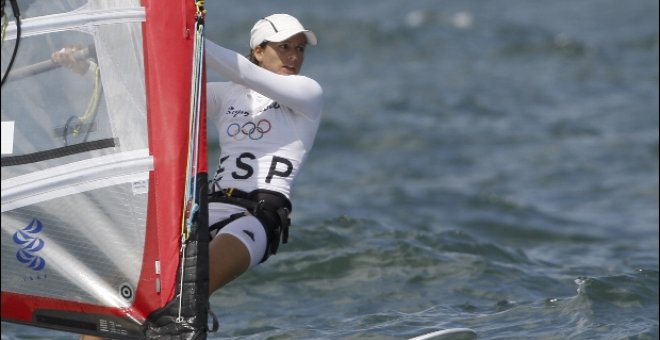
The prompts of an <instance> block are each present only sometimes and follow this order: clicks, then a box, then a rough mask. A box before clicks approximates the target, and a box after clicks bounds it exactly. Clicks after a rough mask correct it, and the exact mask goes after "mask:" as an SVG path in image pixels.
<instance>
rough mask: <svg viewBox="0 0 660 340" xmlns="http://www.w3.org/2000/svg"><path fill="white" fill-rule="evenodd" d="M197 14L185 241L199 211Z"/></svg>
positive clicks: (199, 33) (199, 18)
mask: <svg viewBox="0 0 660 340" xmlns="http://www.w3.org/2000/svg"><path fill="white" fill-rule="evenodd" d="M201 13H202V14H200V12H199V7H198V14H197V22H196V28H195V40H194V47H193V65H192V73H193V75H192V78H191V98H190V111H191V112H190V121H189V132H190V137H189V144H188V159H187V164H186V190H185V198H184V216H183V217H184V218H183V220H182V226H181V231H182V233H183V234H184V236H185V238H184V240H187V238H188V237H189V234H190V232H191V230H192V224H193V220H194V217H195V213H196V212H197V210H198V209H199V207H198V204H197V192H196V189H195V185H196V180H197V166H198V162H199V140H200V136H199V129H200V126H199V125H200V119H201V117H200V111H201V95H202V91H201V87H202V80H203V79H202V78H203V77H202V63H203V56H204V39H203V35H204V25H203V12H201Z"/></svg>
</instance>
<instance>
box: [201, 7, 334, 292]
mask: <svg viewBox="0 0 660 340" xmlns="http://www.w3.org/2000/svg"><path fill="white" fill-rule="evenodd" d="M316 43H317V38H316V35H315V34H314V33H313V32H311V31H309V30H307V29H305V28H304V27H303V26H302V25H301V24H300V22H299V21H298V20H297V19H296V18H294V17H293V16H290V15H288V14H273V15H271V16H268V17H265V18H263V19H260V20H259V21H257V22H256V24H255V25H254V27H253V28H252V30H251V36H250V54H249V56H248V57H247V58H245V57H243V56H241V55H239V54H238V53H236V52H233V51H231V50H228V49H225V48H223V47H221V46H218V45H216V44H214V43H212V42H210V41H207V44H206V63H207V66H208V67H210V68H211V69H212V70H213V71H216V72H218V73H219V74H220V75H222V76H223V77H225V78H226V79H227V80H229V82H217V83H214V82H212V83H209V84H208V86H207V112H208V118H209V124H214V125H215V127H216V128H217V130H218V135H219V143H220V148H221V152H220V158H219V165H218V169H217V171H216V173H215V176H214V178H213V181H212V183H211V188H210V191H211V196H210V198H209V225H210V228H211V236H212V240H211V243H210V250H209V262H210V268H209V271H210V272H209V278H210V279H209V290H210V293H213V292H214V291H215V290H217V289H218V288H220V287H222V286H224V285H225V284H227V283H228V282H230V281H232V280H233V279H235V278H237V277H238V276H240V275H241V274H242V273H244V272H245V271H246V270H248V269H249V268H250V267H253V266H255V265H257V264H259V263H261V262H264V261H266V259H268V257H269V256H270V255H273V254H275V253H276V252H277V249H278V246H279V243H280V239H281V240H282V242H283V243H286V241H287V237H288V226H289V217H288V215H289V213H290V211H291V203H290V201H289V197H290V193H291V185H292V183H293V181H294V179H295V177H296V176H297V175H298V172H299V170H300V167H301V165H302V164H303V162H304V160H305V158H306V156H307V153H308V152H309V151H310V149H311V147H312V144H313V142H314V138H315V136H316V131H317V129H318V126H319V122H320V119H321V110H322V106H323V97H322V96H323V90H322V89H321V86H320V85H319V84H318V83H317V82H316V81H314V80H312V79H310V78H308V77H305V76H301V75H298V74H299V73H300V70H301V68H302V65H303V62H304V59H305V49H306V47H307V45H316Z"/></svg>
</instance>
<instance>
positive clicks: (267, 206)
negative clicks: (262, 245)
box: [209, 188, 291, 262]
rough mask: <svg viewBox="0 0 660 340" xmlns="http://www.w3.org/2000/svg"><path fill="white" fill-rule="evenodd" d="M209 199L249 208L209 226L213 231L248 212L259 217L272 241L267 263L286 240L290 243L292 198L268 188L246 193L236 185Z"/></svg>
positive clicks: (212, 195)
mask: <svg viewBox="0 0 660 340" xmlns="http://www.w3.org/2000/svg"><path fill="white" fill-rule="evenodd" d="M209 202H217V203H226V204H232V205H236V206H239V207H242V208H245V210H247V211H246V212H240V213H236V214H232V215H230V216H229V217H227V218H226V219H224V220H221V221H219V222H216V223H214V224H212V225H210V226H209V231H215V230H220V229H222V228H223V227H224V226H226V225H228V224H229V223H231V222H233V221H235V220H237V219H239V218H241V217H243V216H247V215H253V216H254V217H256V218H257V219H258V220H259V222H261V225H262V226H263V227H264V229H265V231H266V236H267V237H268V242H267V245H266V252H265V253H264V257H263V258H262V259H261V262H265V261H266V260H267V259H268V257H269V256H270V255H275V254H276V253H277V249H278V248H279V246H280V239H281V240H282V243H288V242H289V226H290V225H291V219H290V218H289V214H290V213H291V201H289V199H288V198H286V196H284V195H283V194H281V193H279V192H277V191H272V190H266V189H256V190H254V191H251V192H245V191H242V190H239V189H235V188H227V189H223V190H221V191H214V192H212V193H211V194H210V195H209Z"/></svg>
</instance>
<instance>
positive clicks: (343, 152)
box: [2, 0, 660, 340]
mask: <svg viewBox="0 0 660 340" xmlns="http://www.w3.org/2000/svg"><path fill="white" fill-rule="evenodd" d="M206 7H207V9H208V14H207V23H208V27H207V32H206V33H207V37H208V38H210V39H211V40H213V41H215V42H218V43H220V44H221V45H224V46H227V47H230V48H232V49H235V50H237V51H239V52H241V53H245V52H247V46H248V41H249V30H250V28H251V27H252V24H253V23H254V21H256V20H257V19H258V18H261V17H264V16H266V15H269V14H271V13H277V12H285V13H290V14H293V15H295V16H297V17H298V18H299V19H300V20H301V21H302V22H303V23H304V25H306V26H308V27H309V28H311V29H312V30H314V31H315V32H316V34H317V35H318V38H319V45H318V46H315V47H310V48H309V49H308V50H307V55H306V61H305V66H304V69H303V73H304V74H306V75H308V76H311V77H313V78H315V79H316V80H318V81H319V82H320V83H321V84H322V85H323V87H324V90H325V109H324V116H323V121H322V123H321V127H320V130H319V133H318V137H317V141H316V144H315V146H314V149H313V151H312V153H311V154H310V155H309V158H308V161H307V163H306V165H305V167H304V168H303V171H302V173H301V175H300V177H299V180H298V182H297V183H296V185H295V187H294V190H293V201H294V214H293V226H292V228H291V238H290V243H289V244H287V245H284V246H282V247H281V248H280V253H278V254H277V255H276V256H274V257H272V258H271V259H270V260H268V262H267V263H265V264H263V265H261V266H258V267H257V268H255V269H254V270H252V271H251V272H249V273H248V274H246V275H244V276H242V277H240V278H239V279H238V280H236V281H234V282H232V283H231V284H229V285H228V286H227V287H225V288H224V289H222V290H221V291H219V292H217V293H216V294H215V295H214V296H213V297H212V299H211V303H212V308H213V311H214V312H215V314H216V315H217V316H218V318H219V321H220V331H219V332H218V333H216V334H212V335H210V338H211V339H228V338H241V339H404V338H407V337H412V336H415V335H419V334H423V333H425V332H430V331H434V330H437V329H443V328H451V327H469V328H472V329H474V330H475V331H476V332H477V333H478V334H479V337H480V338H481V339H626V338H632V339H657V338H658V337H659V334H660V331H659V326H658V315H659V313H658V250H659V249H658V248H659V247H658V223H659V218H658V204H659V198H658V197H659V195H658V172H659V170H658V169H659V166H658V154H659V149H658V125H659V123H658V122H659V119H658V110H659V105H658V60H659V59H658V2H657V1H655V0H633V1H618V0H579V1H575V0H555V1H529V0H501V1H476V0H471V1H466V0H461V1H458V0H445V1H432V0H416V1H395V0H371V1H352V0H333V1H305V0H280V1H271V2H259V3H256V2H245V1H239V0H231V1H207V2H206ZM209 78H210V79H211V80H220V79H221V78H219V77H218V76H217V75H214V74H209ZM215 136H216V135H215V134H214V133H211V136H210V139H211V142H212V141H213V138H216V137H215ZM209 151H210V160H209V163H210V168H211V169H212V170H213V169H214V168H215V165H216V164H217V159H216V158H217V152H218V149H217V147H216V146H213V145H212V146H211V148H210V150H209ZM35 338H53V339H75V336H74V335H72V334H70V333H64V332H53V331H48V330H42V329H37V328H31V327H24V326H17V325H13V324H8V323H3V324H2V339H3V340H4V339H35Z"/></svg>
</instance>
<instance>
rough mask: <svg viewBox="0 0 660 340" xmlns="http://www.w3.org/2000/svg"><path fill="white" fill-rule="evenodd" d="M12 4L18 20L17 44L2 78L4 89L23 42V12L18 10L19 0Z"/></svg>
mask: <svg viewBox="0 0 660 340" xmlns="http://www.w3.org/2000/svg"><path fill="white" fill-rule="evenodd" d="M10 2H11V10H12V11H13V12H14V18H16V43H15V44H14V51H13V52H12V54H11V59H9V64H8V65H7V71H5V74H4V75H3V76H2V80H0V87H2V86H3V85H4V84H5V80H6V79H7V76H8V75H9V71H11V68H12V66H14V60H16V53H17V52H18V46H19V44H20V42H21V11H20V10H19V8H18V1H17V0H10ZM5 28H6V27H3V30H2V40H3V41H2V42H3V43H4V37H5Z"/></svg>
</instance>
